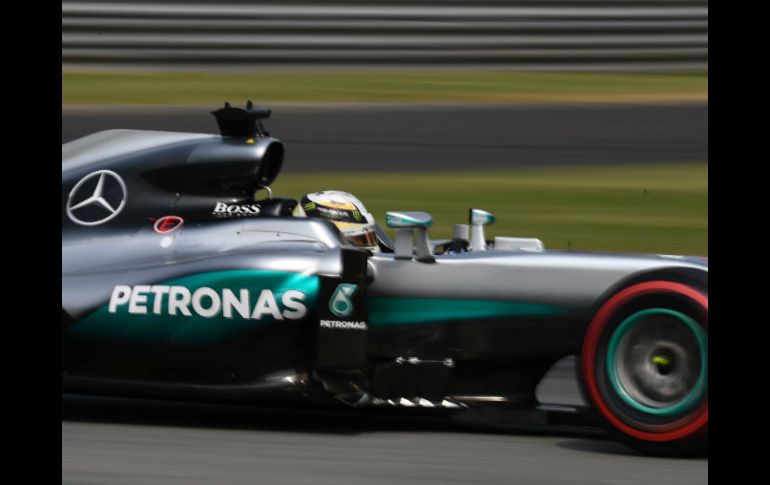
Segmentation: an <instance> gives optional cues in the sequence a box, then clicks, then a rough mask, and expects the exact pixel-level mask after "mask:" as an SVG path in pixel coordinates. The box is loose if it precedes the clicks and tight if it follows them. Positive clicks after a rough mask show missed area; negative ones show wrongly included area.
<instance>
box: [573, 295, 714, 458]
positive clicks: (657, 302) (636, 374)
mask: <svg viewBox="0 0 770 485" xmlns="http://www.w3.org/2000/svg"><path fill="white" fill-rule="evenodd" d="M578 374H579V380H580V383H581V386H582V389H583V393H584V397H585V398H586V400H587V401H588V402H589V403H590V404H591V405H592V407H593V409H594V411H595V414H596V415H597V418H598V419H599V421H600V424H601V425H602V426H603V427H604V428H606V429H607V430H608V431H609V432H610V433H611V434H612V435H614V436H616V437H618V438H619V439H620V440H621V441H623V442H624V443H626V444H627V445H629V446H631V447H632V448H634V449H636V450H639V451H641V452H643V453H648V454H655V455H665V456H689V455H700V454H703V453H705V452H706V449H707V445H708V295H707V294H706V292H704V291H702V290H700V289H697V288H694V287H692V286H688V285H685V284H682V283H676V282H672V281H647V282H643V283H637V284H634V285H631V286H628V287H626V288H624V289H622V290H620V291H618V292H617V293H615V294H614V295H612V296H611V297H610V298H608V299H607V300H606V301H605V302H604V303H603V304H602V305H601V307H600V308H599V310H598V311H597V312H596V314H595V315H594V317H593V319H592V321H591V323H590V324H589V326H588V328H587V330H586V333H585V335H584V336H583V343H582V345H581V354H580V365H579V366H578Z"/></svg>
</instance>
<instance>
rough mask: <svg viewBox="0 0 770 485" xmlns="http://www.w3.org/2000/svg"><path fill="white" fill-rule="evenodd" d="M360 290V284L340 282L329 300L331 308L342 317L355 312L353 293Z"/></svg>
mask: <svg viewBox="0 0 770 485" xmlns="http://www.w3.org/2000/svg"><path fill="white" fill-rule="evenodd" d="M357 291H358V285H353V284H350V283H340V284H339V285H337V289H336V290H334V294H333V295H332V298H331V300H329V310H331V311H332V313H333V314H335V315H337V316H338V317H340V318H345V317H347V316H348V315H350V314H351V313H353V300H352V298H353V295H355V294H356V292H357Z"/></svg>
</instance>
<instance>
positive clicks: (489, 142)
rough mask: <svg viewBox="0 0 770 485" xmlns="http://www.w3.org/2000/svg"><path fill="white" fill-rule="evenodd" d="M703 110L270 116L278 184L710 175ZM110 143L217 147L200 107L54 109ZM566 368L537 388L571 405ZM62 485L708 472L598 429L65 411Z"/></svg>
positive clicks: (228, 411)
mask: <svg viewBox="0 0 770 485" xmlns="http://www.w3.org/2000/svg"><path fill="white" fill-rule="evenodd" d="M707 118H708V108H707V106H706V105H699V104H689V105H669V106H649V105H645V106H634V105H626V106H617V105H615V106H511V107H481V106H463V107H449V106H427V107H426V106H412V107H365V108H364V107H335V108H330V107H277V108H275V109H274V111H273V118H272V119H271V120H269V123H268V129H270V130H271V131H272V132H273V133H274V134H275V135H276V136H279V137H280V138H281V139H282V140H283V141H284V142H285V143H286V145H287V163H286V164H285V170H286V171H293V172H298V171H313V170H318V171H333V170H355V171H361V170H436V169H457V168H466V169H467V168H472V167H478V168H506V167H516V166H550V165H554V166H556V165H581V164H621V163H670V162H679V161H705V160H707V147H708V145H707V137H708V120H707ZM107 128H137V129H155V130H171V131H199V132H212V133H213V132H216V124H215V122H214V119H213V117H211V116H210V115H208V114H207V111H206V110H205V109H203V108H199V109H173V110H172V109H164V110H159V109H157V108H153V109H143V108H132V109H122V110H118V109H115V108H108V109H102V108H100V109H96V110H95V109H72V108H67V109H63V110H62V142H63V143H64V142H66V141H69V140H71V139H74V138H77V137H79V136H83V135H86V134H88V133H91V132H94V131H98V130H100V129H107ZM573 376H574V370H573V363H572V361H571V360H570V359H566V360H565V361H563V362H561V363H560V364H558V365H557V366H556V367H555V368H554V369H553V370H552V371H551V372H550V373H549V375H548V376H546V379H545V380H544V382H543V383H542V384H541V386H540V387H539V389H538V398H539V399H540V400H541V401H542V402H548V403H557V404H572V405H575V404H580V403H581V402H582V399H581V397H580V395H579V392H578V390H577V386H576V384H575V381H574V379H573ZM62 405H63V407H62V483H66V484H70V483H71V484H92V483H93V484H96V483H98V484H102V483H110V484H157V483H163V484H165V483H174V484H176V483H179V484H181V483H184V484H212V483H217V484H219V483H223V484H240V483H259V484H266V483H276V484H343V485H344V484H353V483H366V484H396V483H397V484H412V483H435V484H446V483H463V484H465V483H474V484H475V483H478V484H513V483H516V484H543V485H547V484H565V483H566V484H584V485H595V484H644V485H648V484H650V483H655V484H661V485H663V484H699V485H702V484H705V483H708V460H707V459H665V458H653V457H647V456H641V455H638V454H636V453H634V452H632V451H630V450H629V449H627V448H625V447H624V446H623V445H621V444H619V443H616V442H615V441H613V440H611V439H608V438H607V437H606V436H605V435H603V433H601V432H597V431H596V430H586V429H578V430H575V431H568V430H564V429H559V430H552V431H548V432H544V431H533V430H530V429H505V430H502V429H496V428H495V429H489V428H487V427H479V426H473V425H469V424H468V423H458V422H456V421H452V420H449V419H447V418H446V417H445V416H440V415H435V414H427V415H426V414H425V413H422V412H417V413H415V412H406V413H404V412H385V413H384V414H383V413H374V414H367V413H353V414H351V413H342V414H339V413H328V412H324V411H317V410H311V409H305V410H288V409H278V408H255V409H252V408H230V407H225V408H222V407H216V406H207V405H191V404H184V405H183V404H169V403H148V402H133V401H122V400H118V401H111V400H108V401H104V400H96V401H94V400H88V399H83V398H79V397H78V398H73V397H71V396H68V397H67V398H63V400H62Z"/></svg>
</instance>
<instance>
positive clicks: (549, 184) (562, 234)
mask: <svg viewBox="0 0 770 485" xmlns="http://www.w3.org/2000/svg"><path fill="white" fill-rule="evenodd" d="M273 189H274V192H275V194H276V195H285V196H291V197H295V198H299V197H301V196H302V194H304V193H306V192H312V191H319V190H331V189H337V190H345V191H348V192H352V193H353V194H355V195H356V196H358V197H359V198H360V199H361V200H362V201H363V202H364V203H365V204H366V205H367V208H368V209H369V210H370V211H371V212H372V213H373V214H374V215H375V217H376V218H377V220H378V221H380V222H382V221H383V220H384V217H385V211H387V210H424V211H426V212H429V213H431V214H432V215H433V227H432V228H431V237H433V238H435V239H441V238H448V237H450V236H451V232H452V226H453V224H457V223H467V218H468V208H470V207H477V208H481V209H485V210H488V211H490V212H492V213H493V214H495V215H496V216H497V222H496V223H495V224H494V225H492V226H489V228H488V230H487V236H488V238H492V237H494V236H495V235H501V236H522V237H538V238H540V239H542V240H543V242H544V243H545V245H546V247H548V248H551V249H568V248H571V249H573V250H601V251H621V252H650V253H664V254H692V255H704V256H706V255H707V254H708V166H707V164H706V163H704V162H699V163H688V164H674V165H645V166H621V167H582V168H549V169H526V170H508V171H494V172H488V171H484V172H436V173H377V174H362V173H332V174H302V175H299V174H283V175H281V176H280V177H279V178H278V179H277V181H276V183H275V184H274V186H273ZM391 235H392V232H391Z"/></svg>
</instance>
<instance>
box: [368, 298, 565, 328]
mask: <svg viewBox="0 0 770 485" xmlns="http://www.w3.org/2000/svg"><path fill="white" fill-rule="evenodd" d="M368 303H369V323H370V324H371V325H373V326H386V325H416V324H423V323H437V322H452V321H458V320H473V319H484V318H505V317H543V316H551V315H558V314H560V313H562V312H563V311H564V309H563V308H561V307H558V306H554V305H545V304H541V303H523V302H515V301H500V300H460V299H447V298H386V297H376V298H369V300H368Z"/></svg>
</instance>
